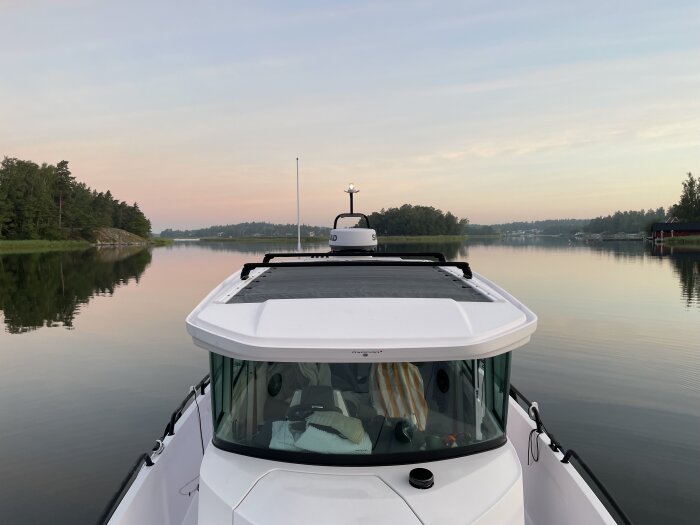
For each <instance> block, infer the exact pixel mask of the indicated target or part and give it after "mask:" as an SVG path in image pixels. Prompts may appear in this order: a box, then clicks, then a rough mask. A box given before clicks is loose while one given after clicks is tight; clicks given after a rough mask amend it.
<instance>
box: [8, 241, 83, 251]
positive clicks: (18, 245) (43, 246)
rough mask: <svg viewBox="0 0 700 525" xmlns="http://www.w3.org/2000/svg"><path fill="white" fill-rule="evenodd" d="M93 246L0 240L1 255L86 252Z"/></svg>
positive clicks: (70, 242)
mask: <svg viewBox="0 0 700 525" xmlns="http://www.w3.org/2000/svg"><path fill="white" fill-rule="evenodd" d="M90 246H92V245H91V244H90V243H89V242H87V241H44V240H30V241H2V240H0V253H32V252H57V251H61V252H64V251H68V250H85V249H87V248H90Z"/></svg>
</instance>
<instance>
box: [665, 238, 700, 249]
mask: <svg viewBox="0 0 700 525" xmlns="http://www.w3.org/2000/svg"><path fill="white" fill-rule="evenodd" d="M664 244H665V245H666V246H696V247H698V248H700V235H687V236H683V237H666V238H665V239H664Z"/></svg>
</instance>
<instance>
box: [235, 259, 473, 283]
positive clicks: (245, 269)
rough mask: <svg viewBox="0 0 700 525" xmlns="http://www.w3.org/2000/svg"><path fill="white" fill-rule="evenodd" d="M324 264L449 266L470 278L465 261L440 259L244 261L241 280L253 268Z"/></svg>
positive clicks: (323, 265)
mask: <svg viewBox="0 0 700 525" xmlns="http://www.w3.org/2000/svg"><path fill="white" fill-rule="evenodd" d="M325 266H336V267H337V266H395V267H401V266H404V267H405V266H428V267H436V266H451V267H454V268H459V269H460V270H462V273H463V275H464V278H465V279H471V278H472V270H471V268H470V267H469V263H466V262H442V261H409V260H401V261H299V262H283V263H271V262H262V263H246V264H244V265H243V269H242V270H241V280H243V281H245V280H246V279H248V276H249V275H250V272H251V271H253V270H254V269H255V268H309V267H312V268H322V267H325Z"/></svg>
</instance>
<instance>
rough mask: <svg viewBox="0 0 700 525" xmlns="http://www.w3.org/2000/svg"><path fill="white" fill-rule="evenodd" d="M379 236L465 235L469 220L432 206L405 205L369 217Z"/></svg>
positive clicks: (382, 210) (377, 212)
mask: <svg viewBox="0 0 700 525" xmlns="http://www.w3.org/2000/svg"><path fill="white" fill-rule="evenodd" d="M369 221H370V225H371V226H372V228H373V229H375V230H376V231H377V235H464V234H465V233H466V231H467V227H468V225H469V220H468V219H460V218H458V217H455V216H454V215H452V213H450V212H449V211H448V212H447V213H443V212H442V210H438V209H436V208H433V207H432V206H414V205H411V204H404V205H403V206H401V207H399V208H389V209H384V208H382V209H381V210H380V211H375V212H373V213H372V214H370V215H369Z"/></svg>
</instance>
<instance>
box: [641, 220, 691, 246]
mask: <svg viewBox="0 0 700 525" xmlns="http://www.w3.org/2000/svg"><path fill="white" fill-rule="evenodd" d="M686 235H700V222H657V223H654V224H653V225H652V226H651V236H652V237H653V238H654V241H655V242H663V240H664V239H667V238H669V237H683V236H686Z"/></svg>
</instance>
